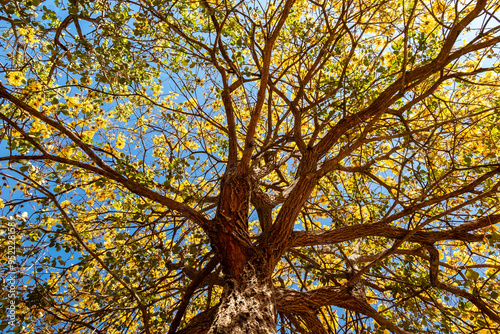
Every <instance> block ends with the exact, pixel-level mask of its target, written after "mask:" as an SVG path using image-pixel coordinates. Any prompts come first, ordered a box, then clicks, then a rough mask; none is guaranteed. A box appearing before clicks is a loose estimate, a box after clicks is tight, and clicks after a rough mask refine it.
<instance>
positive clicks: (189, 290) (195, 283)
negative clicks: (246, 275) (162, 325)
mask: <svg viewBox="0 0 500 334" xmlns="http://www.w3.org/2000/svg"><path fill="white" fill-rule="evenodd" d="M218 263H219V260H218V258H217V257H213V258H212V259H211V260H210V262H208V264H207V265H206V266H205V268H203V270H202V271H200V273H199V274H198V276H196V278H195V279H194V280H193V281H192V282H191V283H190V284H189V286H188V287H187V288H186V291H185V292H184V296H183V297H182V301H181V304H180V305H179V307H178V308H177V313H176V314H175V317H174V320H172V323H171V324H170V328H169V330H168V334H174V333H175V331H176V330H177V327H179V324H180V323H181V320H182V317H183V316H184V313H185V311H186V308H187V307H188V305H189V301H190V299H191V296H192V295H193V293H194V292H195V290H196V288H197V287H198V286H199V285H200V284H201V283H202V281H203V280H204V279H205V277H206V276H208V274H210V273H211V272H212V270H214V268H215V267H216V266H217V264H218Z"/></svg>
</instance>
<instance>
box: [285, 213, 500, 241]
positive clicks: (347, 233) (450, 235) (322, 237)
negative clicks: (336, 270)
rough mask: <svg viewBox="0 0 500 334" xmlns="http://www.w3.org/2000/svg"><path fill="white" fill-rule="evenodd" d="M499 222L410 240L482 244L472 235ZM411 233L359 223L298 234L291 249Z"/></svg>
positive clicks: (491, 218) (483, 222) (477, 222)
mask: <svg viewBox="0 0 500 334" xmlns="http://www.w3.org/2000/svg"><path fill="white" fill-rule="evenodd" d="M498 222H500V215H490V216H486V217H484V218H480V219H477V220H475V221H473V222H470V223H466V224H462V225H459V226H457V227H454V228H451V229H448V230H444V231H417V232H416V233H414V234H413V235H412V236H411V237H410V238H409V239H408V241H409V242H417V243H434V242H437V241H443V240H461V241H468V242H478V241H482V240H483V239H484V235H482V234H471V233H470V232H472V231H475V230H478V229H480V228H483V227H486V226H490V225H494V224H497V223H498ZM410 232H411V230H407V229H404V228H400V227H393V226H388V225H386V224H385V223H372V224H359V225H353V226H346V227H342V228H338V229H335V230H331V231H294V232H293V236H292V238H293V241H292V243H291V247H305V246H314V245H326V244H335V243H340V242H344V241H348V240H355V239H359V238H365V237H367V236H378V237H385V238H391V239H402V238H404V237H405V236H406V235H407V234H408V233H410Z"/></svg>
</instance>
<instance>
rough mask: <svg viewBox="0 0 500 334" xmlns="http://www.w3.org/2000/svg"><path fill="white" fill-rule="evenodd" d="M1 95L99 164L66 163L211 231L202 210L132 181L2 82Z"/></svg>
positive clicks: (53, 157) (50, 158)
mask: <svg viewBox="0 0 500 334" xmlns="http://www.w3.org/2000/svg"><path fill="white" fill-rule="evenodd" d="M0 97H1V98H4V99H6V100H8V101H10V102H11V103H13V104H14V105H15V106H17V107H18V108H20V109H22V110H24V111H26V112H27V113H29V114H30V115H31V116H33V117H35V118H38V119H39V120H41V121H42V122H44V123H45V124H48V125H50V126H52V127H53V128H55V129H57V130H59V131H60V132H61V134H63V135H65V136H66V137H67V138H68V139H70V140H71V141H72V142H73V143H75V144H76V145H77V146H78V147H79V148H80V149H82V151H84V152H85V153H86V154H87V156H88V157H89V158H90V159H91V160H92V161H93V162H94V163H95V164H96V165H97V166H98V168H96V167H92V168H90V167H89V165H88V164H84V163H77V162H69V161H68V162H64V163H69V164H73V165H75V164H78V165H79V167H81V168H85V169H88V170H90V171H93V172H96V173H98V174H100V175H102V176H104V177H107V178H109V179H112V180H114V181H116V182H118V183H120V184H121V185H123V186H124V187H125V188H127V189H128V190H130V191H131V192H133V193H134V194H137V195H140V196H144V197H146V198H149V199H150V200H153V201H155V202H157V203H160V204H163V205H165V206H166V207H168V208H169V209H171V210H174V211H177V212H179V213H181V214H182V215H183V216H185V217H186V218H189V219H191V220H193V221H194V222H196V223H197V224H198V225H199V226H200V227H201V228H203V229H204V230H205V231H210V221H209V220H208V219H207V218H205V217H204V216H203V215H202V214H201V213H200V212H198V211H196V210H195V209H193V208H191V207H190V206H188V205H186V204H184V203H180V202H177V201H175V200H172V199H170V198H168V197H166V196H163V195H161V194H159V193H157V192H154V191H152V190H150V189H148V188H146V187H144V186H142V185H141V184H139V183H137V182H135V181H132V180H130V179H128V178H126V177H125V176H123V175H122V174H120V173H118V172H117V171H116V170H114V169H113V168H112V167H110V166H109V165H107V164H106V163H105V162H104V161H103V160H102V159H101V158H100V157H99V156H98V155H97V154H96V153H95V152H94V150H93V149H92V147H91V146H90V145H87V144H85V143H84V142H83V140H82V139H81V138H80V137H78V135H77V134H75V133H74V132H72V131H71V130H69V129H68V128H66V127H65V126H64V125H62V124H61V123H59V122H58V121H57V120H55V119H52V118H50V117H48V116H46V115H45V114H43V113H42V112H39V111H38V110H36V109H35V108H33V107H31V106H29V105H28V104H26V103H24V102H23V101H21V100H19V99H18V98H16V97H15V96H13V95H12V94H10V93H9V92H7V90H6V89H5V87H4V86H3V85H2V84H1V83H0ZM45 157H46V159H47V160H52V161H58V160H60V159H63V158H59V157H58V158H56V157H55V156H53V155H46V156H45Z"/></svg>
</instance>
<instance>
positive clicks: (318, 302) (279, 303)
mask: <svg viewBox="0 0 500 334" xmlns="http://www.w3.org/2000/svg"><path fill="white" fill-rule="evenodd" d="M330 305H333V306H337V307H341V308H344V309H346V310H350V311H355V312H360V313H362V314H365V315H367V316H369V317H371V318H373V319H374V320H375V321H377V322H378V323H379V324H380V325H383V326H385V327H387V328H388V329H389V330H391V331H393V332H394V333H398V334H408V332H407V331H405V330H403V329H401V328H399V327H398V326H397V325H395V324H394V323H392V322H391V321H389V320H387V319H385V318H384V317H383V316H381V315H380V314H379V313H378V312H377V311H376V310H375V309H373V308H372V307H371V306H370V305H369V304H368V303H367V302H366V301H365V300H364V298H363V297H361V296H359V295H357V293H356V290H355V289H351V288H349V287H323V288H319V289H315V290H311V291H307V292H299V291H294V290H288V289H277V290H276V308H277V310H278V311H279V312H283V313H293V314H307V313H309V312H311V311H315V310H317V309H319V308H320V307H322V306H330Z"/></svg>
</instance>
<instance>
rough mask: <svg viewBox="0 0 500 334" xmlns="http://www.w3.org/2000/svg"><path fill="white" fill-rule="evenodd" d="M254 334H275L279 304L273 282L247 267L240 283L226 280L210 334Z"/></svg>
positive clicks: (250, 266) (252, 268)
mask: <svg viewBox="0 0 500 334" xmlns="http://www.w3.org/2000/svg"><path fill="white" fill-rule="evenodd" d="M254 333H255V334H257V333H259V334H274V333H276V301H275V298H274V288H273V285H272V281H271V279H270V278H262V277H260V275H259V272H258V270H256V268H255V267H254V266H252V265H251V264H247V265H246V266H245V267H244V269H243V273H242V275H241V276H240V279H239V280H235V279H229V280H227V282H226V285H225V286H224V293H223V296H222V300H221V304H220V306H219V309H218V311H217V314H216V316H215V319H214V321H213V323H212V326H211V327H210V330H209V331H208V334H254Z"/></svg>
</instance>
